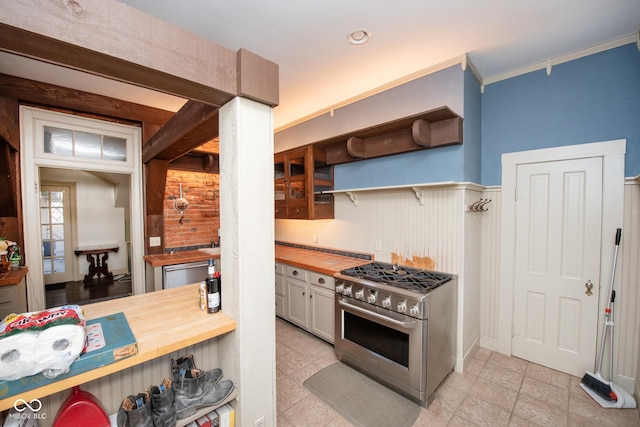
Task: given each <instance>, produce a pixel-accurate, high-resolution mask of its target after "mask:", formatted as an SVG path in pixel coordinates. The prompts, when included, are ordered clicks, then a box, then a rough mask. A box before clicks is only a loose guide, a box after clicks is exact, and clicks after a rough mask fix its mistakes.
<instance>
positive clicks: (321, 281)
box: [310, 271, 336, 290]
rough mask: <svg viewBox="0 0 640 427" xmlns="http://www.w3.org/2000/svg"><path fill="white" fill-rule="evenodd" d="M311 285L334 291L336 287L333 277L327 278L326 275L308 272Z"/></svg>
mask: <svg viewBox="0 0 640 427" xmlns="http://www.w3.org/2000/svg"><path fill="white" fill-rule="evenodd" d="M310 277H311V284H312V285H317V286H321V287H323V288H326V289H330V290H334V289H335V287H336V286H335V285H336V280H335V279H334V278H333V276H329V275H326V274H320V273H314V272H313V271H312V272H310Z"/></svg>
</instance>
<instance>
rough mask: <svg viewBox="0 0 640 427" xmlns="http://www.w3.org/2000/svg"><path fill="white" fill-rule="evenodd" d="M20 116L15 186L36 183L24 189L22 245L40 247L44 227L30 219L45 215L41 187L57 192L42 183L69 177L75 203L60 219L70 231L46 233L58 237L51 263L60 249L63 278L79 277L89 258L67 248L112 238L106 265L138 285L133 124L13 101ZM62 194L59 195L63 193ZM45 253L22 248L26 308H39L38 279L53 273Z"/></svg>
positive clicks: (136, 288) (140, 244) (140, 246)
mask: <svg viewBox="0 0 640 427" xmlns="http://www.w3.org/2000/svg"><path fill="white" fill-rule="evenodd" d="M20 120H21V126H20V129H21V132H22V135H21V144H22V147H21V152H22V153H24V154H23V156H21V162H22V163H21V167H22V170H23V172H24V173H23V174H22V187H23V188H25V189H26V188H34V189H35V190H36V191H34V192H31V191H24V197H23V212H24V213H25V220H24V224H25V227H24V236H25V246H26V247H31V248H43V242H44V241H46V237H47V235H46V234H43V233H44V231H43V230H45V229H46V227H44V226H37V227H33V226H31V224H43V221H44V222H46V221H47V220H46V219H44V220H43V216H44V214H45V210H44V209H41V204H42V203H41V198H42V194H43V193H45V192H47V191H51V190H53V191H54V193H57V192H58V191H57V190H56V189H55V188H52V187H51V186H47V185H44V184H46V183H47V182H55V183H73V184H74V187H75V191H76V193H77V197H76V199H77V203H76V204H75V205H73V204H72V202H71V201H69V202H68V203H70V205H72V206H74V207H75V209H74V210H71V212H70V213H73V215H74V216H75V217H74V218H73V220H71V221H70V222H69V227H65V228H67V229H68V230H69V232H70V235H67V236H59V235H56V236H55V237H56V238H55V239H53V242H54V243H55V242H59V241H60V239H58V237H64V245H60V244H59V245H58V249H59V251H58V254H59V256H57V259H58V265H59V266H60V265H62V264H61V261H60V260H61V258H62V255H61V254H62V253H63V252H64V258H65V261H68V260H71V263H72V268H71V272H70V274H71V276H70V279H71V280H78V279H82V277H84V275H85V274H87V273H88V271H89V268H88V265H89V264H88V261H87V260H86V259H81V258H79V257H77V256H76V255H75V253H74V248H78V247H87V246H93V245H96V246H103V245H107V246H109V247H113V246H114V245H115V246H117V247H118V251H117V253H115V254H109V268H110V269H114V270H113V271H112V272H114V273H126V274H128V273H130V280H131V286H132V289H131V291H132V292H133V293H134V294H138V293H144V260H143V258H142V255H143V253H144V234H143V233H144V228H143V212H142V205H143V198H142V178H141V160H140V158H141V154H140V152H141V143H140V129H139V128H137V127H133V126H127V125H121V124H114V123H110V122H103V121H100V120H95V119H88V118H83V117H78V116H70V115H66V114H62V113H58V112H52V111H48V110H41V109H37V108H32V107H25V106H22V107H21V108H20ZM56 135H58V136H57V137H56ZM67 185H68V184H67ZM63 193H64V192H63ZM47 194H49V196H50V194H51V193H47ZM56 197H57V196H56ZM62 197H63V199H62V200H63V203H64V194H63V195H62ZM57 208H59V206H57V207H55V209H57ZM47 209H48V208H47ZM53 212H55V213H56V214H59V213H60V212H59V210H55V211H53ZM56 220H57V221H59V220H60V219H56ZM62 220H64V219H62ZM72 224H74V226H73V227H72ZM56 225H60V224H56ZM58 228H59V229H60V228H61V227H58ZM74 230H75V231H74ZM62 246H64V248H62ZM46 260H47V257H45V256H44V252H43V251H29V252H27V253H25V261H26V263H27V265H29V277H30V280H29V281H28V282H27V295H28V309H29V310H30V311H34V310H42V309H44V308H45V306H46V297H45V284H46V283H52V282H51V280H54V279H55V276H54V277H52V278H51V279H50V278H48V277H47V276H48V275H47V274H46V270H47V265H46ZM55 261H56V256H53V259H52V262H55ZM59 269H60V268H59ZM64 269H65V270H67V267H66V266H65V268H64ZM68 278H69V277H65V279H68Z"/></svg>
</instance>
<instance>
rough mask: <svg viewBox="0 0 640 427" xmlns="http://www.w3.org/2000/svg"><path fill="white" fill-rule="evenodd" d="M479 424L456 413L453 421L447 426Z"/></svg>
mask: <svg viewBox="0 0 640 427" xmlns="http://www.w3.org/2000/svg"><path fill="white" fill-rule="evenodd" d="M477 425H478V424H476V423H473V422H471V421H469V420H465V419H464V418H462V417H460V416H458V415H454V416H453V417H452V418H451V421H450V422H449V424H448V425H447V427H475V426H477Z"/></svg>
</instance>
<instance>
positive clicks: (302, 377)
mask: <svg viewBox="0 0 640 427" xmlns="http://www.w3.org/2000/svg"><path fill="white" fill-rule="evenodd" d="M337 361H338V358H336V357H335V355H334V356H326V357H324V358H322V359H318V360H314V361H313V362H311V363H309V364H308V365H305V366H303V367H302V368H300V369H299V370H297V371H296V372H294V373H292V374H291V375H290V378H291V379H292V380H294V381H295V382H297V383H298V384H300V385H302V384H303V383H304V382H305V381H306V380H307V379H308V378H309V377H311V376H312V375H313V374H315V373H316V372H318V371H320V370H322V369H323V368H326V367H327V366H329V365H332V364H334V363H336V362H337Z"/></svg>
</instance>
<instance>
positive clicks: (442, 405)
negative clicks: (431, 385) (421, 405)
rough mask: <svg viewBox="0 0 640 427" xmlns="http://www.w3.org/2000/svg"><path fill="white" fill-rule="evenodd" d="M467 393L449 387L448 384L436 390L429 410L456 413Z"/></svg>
mask: <svg viewBox="0 0 640 427" xmlns="http://www.w3.org/2000/svg"><path fill="white" fill-rule="evenodd" d="M466 394H467V393H466V392H464V391H461V390H458V389H457V388H455V387H452V386H450V385H448V384H447V383H446V382H445V383H444V384H442V385H441V386H440V387H438V389H437V390H436V393H435V396H434V398H433V402H432V403H431V405H429V409H433V410H435V411H446V412H451V413H454V412H455V411H456V409H458V406H460V403H462V400H463V399H464V396H465V395H466Z"/></svg>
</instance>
